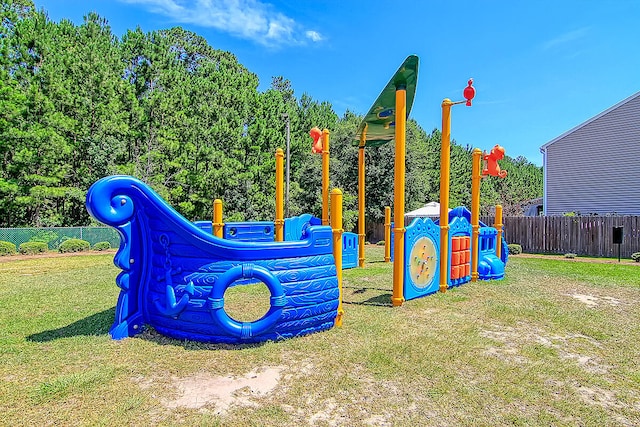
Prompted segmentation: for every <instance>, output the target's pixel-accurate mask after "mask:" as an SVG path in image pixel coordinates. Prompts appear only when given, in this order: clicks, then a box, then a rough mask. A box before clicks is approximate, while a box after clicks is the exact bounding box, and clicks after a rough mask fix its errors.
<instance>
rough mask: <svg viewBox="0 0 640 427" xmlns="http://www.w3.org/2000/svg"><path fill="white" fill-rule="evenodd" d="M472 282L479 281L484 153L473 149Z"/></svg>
mask: <svg viewBox="0 0 640 427" xmlns="http://www.w3.org/2000/svg"><path fill="white" fill-rule="evenodd" d="M471 156H472V157H471V158H472V160H471V230H472V234H471V281H472V282H476V281H478V235H479V234H480V180H481V179H482V174H481V167H480V163H481V162H482V151H481V150H480V149H479V148H474V149H473V154H472V155H471Z"/></svg>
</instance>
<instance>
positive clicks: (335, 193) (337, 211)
mask: <svg viewBox="0 0 640 427" xmlns="http://www.w3.org/2000/svg"><path fill="white" fill-rule="evenodd" d="M331 229H332V231H333V257H334V258H335V262H336V276H337V278H338V289H339V297H338V315H337V316H336V320H335V325H336V326H342V317H343V315H344V309H343V308H342V233H343V232H344V229H343V228H342V191H341V190H339V189H337V188H334V189H333V190H331Z"/></svg>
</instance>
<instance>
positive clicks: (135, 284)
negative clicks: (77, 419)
mask: <svg viewBox="0 0 640 427" xmlns="http://www.w3.org/2000/svg"><path fill="white" fill-rule="evenodd" d="M87 209H88V210H89V213H90V214H91V215H93V216H94V217H95V218H96V219H97V220H99V221H101V222H103V223H105V224H107V225H110V226H112V227H115V228H116V229H117V230H118V232H119V234H120V240H121V244H120V249H119V250H118V252H117V254H116V256H115V258H114V263H115V264H116V266H117V267H119V268H120V269H122V272H121V273H120V274H119V275H118V277H117V279H116V283H117V285H118V286H119V287H120V296H119V297H118V303H117V305H116V318H115V322H114V323H113V326H112V327H111V329H110V334H111V336H112V337H113V338H114V339H120V338H124V337H129V336H133V335H135V334H137V333H139V332H141V330H142V328H143V326H145V325H150V326H152V327H153V328H155V329H156V330H157V331H158V332H160V333H162V334H164V335H167V336H170V337H173V338H178V339H191V340H197V341H203V342H216V343H245V342H260V341H266V340H279V339H283V338H290V337H294V336H299V335H304V334H308V333H312V332H316V331H322V330H326V329H329V328H331V327H333V325H334V320H335V318H336V315H337V308H338V302H339V301H338V299H339V289H338V281H337V275H336V267H335V262H334V257H333V252H332V250H333V248H332V231H331V228H330V227H328V226H322V225H316V223H315V221H313V220H312V217H311V216H308V217H305V218H302V219H301V218H297V219H292V220H291V221H290V223H291V224H292V226H291V227H292V228H294V229H296V230H294V231H292V232H290V233H289V238H290V240H287V241H284V242H273V240H270V241H262V240H263V238H264V240H267V237H265V236H266V235H269V234H270V233H272V230H273V227H272V225H271V223H267V224H266V225H265V224H262V223H261V224H258V225H257V226H256V228H251V227H249V228H243V227H241V226H240V225H241V224H240V225H238V224H231V227H236V230H235V232H232V231H231V227H230V228H229V229H228V234H229V235H231V234H235V236H242V235H244V237H245V238H246V239H248V240H250V241H249V242H247V241H243V240H242V239H240V238H238V239H233V238H231V239H219V238H216V237H214V236H213V235H211V233H210V232H207V231H205V230H206V223H205V222H198V223H192V222H191V221H188V220H187V219H185V218H184V217H182V216H181V215H180V214H179V213H178V212H176V211H175V210H174V209H173V208H172V207H171V206H169V205H168V204H167V203H166V202H165V201H164V200H163V199H162V198H161V197H160V196H159V195H158V194H157V193H155V192H154V191H153V190H152V189H151V188H150V187H148V186H147V185H146V184H144V183H143V182H141V181H139V180H137V179H135V178H132V177H129V176H110V177H106V178H103V179H101V180H99V181H97V182H96V183H95V184H93V185H92V186H91V188H90V189H89V192H88V194H87ZM210 227H211V225H210V223H209V229H210ZM267 228H270V230H267ZM295 236H297V237H299V238H298V239H293V237H295ZM252 280H253V281H261V282H263V283H264V284H265V285H266V287H267V288H268V289H269V292H270V294H271V296H270V308H269V310H268V311H267V312H266V313H265V315H264V316H263V317H262V318H260V319H258V320H256V321H254V322H239V321H236V320H235V319H233V318H231V317H230V316H229V315H228V314H227V312H226V311H225V309H224V293H225V291H226V289H227V288H228V287H229V286H232V285H234V284H236V283H246V282H247V281H252Z"/></svg>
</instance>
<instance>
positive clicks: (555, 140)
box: [540, 92, 640, 154]
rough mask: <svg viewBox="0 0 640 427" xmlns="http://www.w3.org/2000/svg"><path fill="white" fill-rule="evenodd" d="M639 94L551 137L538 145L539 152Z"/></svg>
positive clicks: (638, 94) (639, 94) (637, 93)
mask: <svg viewBox="0 0 640 427" xmlns="http://www.w3.org/2000/svg"><path fill="white" fill-rule="evenodd" d="M639 96H640V92H636V93H634V94H633V95H631V96H629V97H628V98H625V99H623V100H622V101H620V102H618V103H617V104H616V105H614V106H612V107H609V108H607V109H606V110H604V111H602V112H601V113H600V114H597V115H595V116H593V117H591V118H590V119H588V120H587V121H585V122H583V123H581V124H579V125H578V126H576V127H574V128H572V129H570V130H568V131H566V132H565V133H563V134H562V135H560V136H558V137H555V138H553V139H552V140H551V141H549V142H547V143H546V144H544V145H543V146H541V147H540V152H541V153H542V154H544V153H545V152H546V151H547V147H549V146H550V145H551V144H553V143H555V142H557V141H558V140H560V139H562V138H564V137H565V136H567V135H569V134H571V133H573V132H575V131H577V130H578V129H580V128H582V127H584V126H586V125H588V124H589V123H591V122H593V121H594V120H597V119H599V118H600V117H602V116H604V115H605V114H607V113H609V112H611V111H613V110H615V109H616V108H618V107H620V106H621V105H624V104H626V103H627V102H630V101H632V100H633V99H635V98H637V97H639Z"/></svg>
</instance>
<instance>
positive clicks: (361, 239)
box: [358, 125, 367, 267]
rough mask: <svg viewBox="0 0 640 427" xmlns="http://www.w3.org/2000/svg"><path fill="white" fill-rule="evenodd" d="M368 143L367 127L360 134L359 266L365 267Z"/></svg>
mask: <svg viewBox="0 0 640 427" xmlns="http://www.w3.org/2000/svg"><path fill="white" fill-rule="evenodd" d="M366 141H367V125H365V127H364V129H363V130H362V133H361V134H360V145H359V147H358V266H359V267H364V261H365V255H364V241H365V237H366V236H365V223H364V221H365V217H364V216H365V212H364V211H365V200H364V195H365V186H364V179H365V173H364V147H365V143H366Z"/></svg>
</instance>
